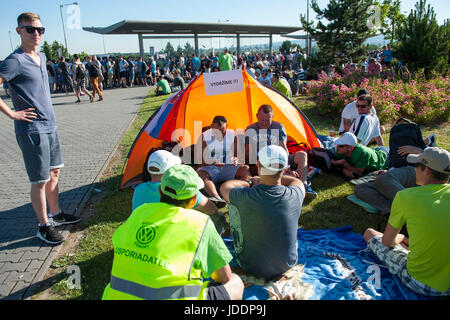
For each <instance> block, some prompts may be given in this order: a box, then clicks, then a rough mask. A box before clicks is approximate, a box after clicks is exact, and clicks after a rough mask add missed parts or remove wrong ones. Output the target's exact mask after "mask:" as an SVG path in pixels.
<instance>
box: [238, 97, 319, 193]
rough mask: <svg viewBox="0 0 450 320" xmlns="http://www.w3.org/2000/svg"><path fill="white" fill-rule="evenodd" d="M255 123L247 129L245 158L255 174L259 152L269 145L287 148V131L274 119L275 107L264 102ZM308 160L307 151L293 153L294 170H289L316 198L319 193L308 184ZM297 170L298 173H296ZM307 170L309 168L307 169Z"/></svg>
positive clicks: (290, 159)
mask: <svg viewBox="0 0 450 320" xmlns="http://www.w3.org/2000/svg"><path fill="white" fill-rule="evenodd" d="M256 119H257V120H258V121H257V122H255V123H252V124H251V125H249V126H248V127H247V128H246V129H245V139H246V140H245V159H246V161H247V163H248V164H249V165H250V170H251V172H253V174H254V175H255V174H256V172H255V169H256V168H255V163H256V160H257V159H258V158H257V155H258V152H259V151H260V150H261V149H262V148H263V147H265V146H268V145H279V146H280V147H282V148H283V149H284V150H285V151H286V152H288V149H287V133H286V129H285V128H284V126H283V124H281V123H279V122H277V121H273V108H272V106H270V105H268V104H263V105H261V106H260V107H259V108H258V113H257V114H256ZM305 161H307V155H306V153H305V152H301V151H299V152H298V153H297V155H295V156H294V155H291V156H290V158H289V164H290V165H291V167H292V170H290V171H288V173H289V174H290V175H293V176H295V177H297V178H300V179H301V180H302V182H303V184H304V188H305V190H306V197H307V198H315V197H316V196H317V193H316V192H315V191H314V190H313V189H312V188H311V186H310V185H309V184H308V182H307V180H306V178H307V175H306V174H302V171H304V162H305ZM294 171H296V172H297V173H295V172H294ZM306 171H307V169H306Z"/></svg>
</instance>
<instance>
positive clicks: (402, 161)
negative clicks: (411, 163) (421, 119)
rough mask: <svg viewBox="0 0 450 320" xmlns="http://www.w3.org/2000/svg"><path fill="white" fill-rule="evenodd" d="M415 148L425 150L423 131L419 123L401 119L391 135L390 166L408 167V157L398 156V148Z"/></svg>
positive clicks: (396, 123)
mask: <svg viewBox="0 0 450 320" xmlns="http://www.w3.org/2000/svg"><path fill="white" fill-rule="evenodd" d="M407 145H409V146H415V147H418V148H421V149H425V147H426V146H425V143H424V142H423V137H422V131H421V130H420V127H419V126H418V125H417V123H414V122H412V121H411V120H408V119H405V118H400V119H398V120H397V121H396V122H395V125H394V126H393V127H392V129H391V133H390V135H389V159H390V166H391V167H395V168H402V167H406V166H408V162H407V161H406V156H401V155H399V154H398V152H397V151H398V148H399V147H402V146H407Z"/></svg>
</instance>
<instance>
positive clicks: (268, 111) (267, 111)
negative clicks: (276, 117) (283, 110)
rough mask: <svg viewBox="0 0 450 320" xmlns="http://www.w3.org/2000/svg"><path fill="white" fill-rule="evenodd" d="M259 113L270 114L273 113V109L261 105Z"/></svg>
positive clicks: (266, 105)
mask: <svg viewBox="0 0 450 320" xmlns="http://www.w3.org/2000/svg"><path fill="white" fill-rule="evenodd" d="M260 111H262V112H264V113H271V112H272V113H273V108H272V106H271V105H269V104H263V105H261V106H260V107H259V109H258V112H260Z"/></svg>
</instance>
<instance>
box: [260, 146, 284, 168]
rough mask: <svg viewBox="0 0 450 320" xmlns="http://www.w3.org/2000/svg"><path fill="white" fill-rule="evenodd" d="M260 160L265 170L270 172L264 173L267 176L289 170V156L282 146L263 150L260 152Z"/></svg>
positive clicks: (267, 147) (268, 147)
mask: <svg viewBox="0 0 450 320" xmlns="http://www.w3.org/2000/svg"><path fill="white" fill-rule="evenodd" d="M258 159H259V162H260V163H261V166H262V167H263V168H261V169H267V170H268V171H266V170H264V171H262V173H263V174H265V175H272V174H275V173H277V172H280V171H283V170H285V169H287V168H289V164H288V154H287V152H286V150H285V149H284V148H282V147H280V146H276V145H270V146H266V147H264V148H262V149H261V150H260V151H259V152H258Z"/></svg>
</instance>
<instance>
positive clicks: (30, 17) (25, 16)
mask: <svg viewBox="0 0 450 320" xmlns="http://www.w3.org/2000/svg"><path fill="white" fill-rule="evenodd" d="M34 20H39V21H40V20H41V17H39V15H38V14H36V13H34V12H24V13H22V14H21V15H19V16H18V17H17V25H18V26H20V23H22V22H25V21H34Z"/></svg>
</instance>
